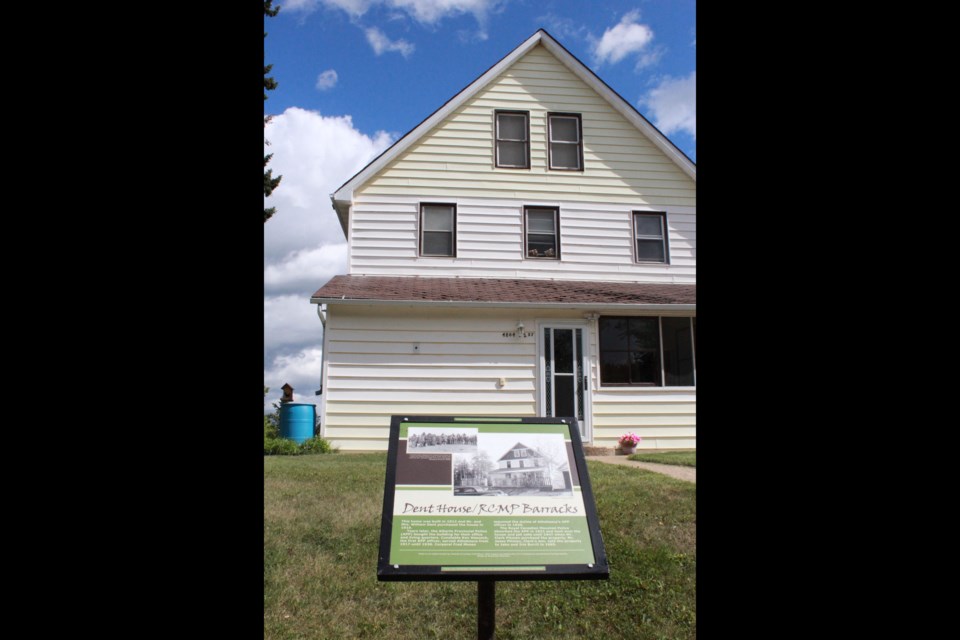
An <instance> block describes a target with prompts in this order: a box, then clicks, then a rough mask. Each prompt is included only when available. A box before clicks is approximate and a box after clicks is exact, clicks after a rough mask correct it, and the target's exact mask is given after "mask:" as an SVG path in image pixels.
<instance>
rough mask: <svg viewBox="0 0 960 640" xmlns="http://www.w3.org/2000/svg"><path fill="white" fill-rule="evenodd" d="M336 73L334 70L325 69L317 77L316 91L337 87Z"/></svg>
mask: <svg viewBox="0 0 960 640" xmlns="http://www.w3.org/2000/svg"><path fill="white" fill-rule="evenodd" d="M337 79H338V78H337V72H336V71H335V70H334V69H327V70H326V71H324V72H323V73H321V74H320V75H319V76H317V89H319V90H320V91H325V90H327V89H333V88H334V87H335V86H337Z"/></svg>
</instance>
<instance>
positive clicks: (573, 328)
mask: <svg viewBox="0 0 960 640" xmlns="http://www.w3.org/2000/svg"><path fill="white" fill-rule="evenodd" d="M586 328H587V325H586V324H579V323H578V324H573V323H559V322H558V323H545V324H542V325H540V336H539V342H540V344H539V349H540V376H539V377H540V415H541V416H542V417H548V418H549V417H559V418H566V417H569V416H573V417H575V418H576V419H577V422H578V423H579V424H580V438H581V440H583V441H584V442H590V441H591V439H592V436H591V433H590V411H589V406H590V387H589V384H590V376H589V375H586V372H587V368H586V366H587V359H586V357H585V355H584V345H585V344H586V340H585V339H584V336H585V334H586Z"/></svg>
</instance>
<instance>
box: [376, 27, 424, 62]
mask: <svg viewBox="0 0 960 640" xmlns="http://www.w3.org/2000/svg"><path fill="white" fill-rule="evenodd" d="M364 33H365V34H366V35H367V42H369V43H370V46H371V47H373V52H374V53H375V54H377V55H378V56H379V55H381V54H383V53H384V52H385V51H399V52H400V55H402V56H403V57H404V58H409V57H410V54H412V53H413V50H414V49H415V46H414V45H412V44H410V43H409V42H407V41H406V40H403V39H401V40H391V39H390V38H388V37H387V36H386V34H384V33H383V31H380V29H377V28H376V27H370V28H369V29H365V30H364Z"/></svg>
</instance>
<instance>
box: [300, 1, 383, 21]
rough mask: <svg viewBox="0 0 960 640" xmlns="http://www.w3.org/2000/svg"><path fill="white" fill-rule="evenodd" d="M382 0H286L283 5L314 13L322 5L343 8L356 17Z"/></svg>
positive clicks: (305, 12)
mask: <svg viewBox="0 0 960 640" xmlns="http://www.w3.org/2000/svg"><path fill="white" fill-rule="evenodd" d="M378 1H380V0H284V1H283V4H282V5H281V7H283V8H284V9H286V10H287V11H299V12H301V13H304V14H308V13H313V12H314V11H316V10H317V8H318V7H319V6H320V5H324V6H325V7H328V8H330V9H341V10H343V11H345V12H347V13H348V14H350V15H351V16H353V17H355V18H359V17H360V16H362V15H363V14H365V13H366V12H367V10H368V9H370V5H372V4H375V3H376V2H378Z"/></svg>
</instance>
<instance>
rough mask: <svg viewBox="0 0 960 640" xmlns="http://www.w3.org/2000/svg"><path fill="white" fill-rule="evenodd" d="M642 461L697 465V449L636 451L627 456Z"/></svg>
mask: <svg viewBox="0 0 960 640" xmlns="http://www.w3.org/2000/svg"><path fill="white" fill-rule="evenodd" d="M627 459H628V460H638V461H640V462H659V463H660V464H678V465H680V466H683V467H694V468H696V466H697V452H696V451H661V452H659V453H635V454H633V455H632V456H629V457H628V458H627Z"/></svg>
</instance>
